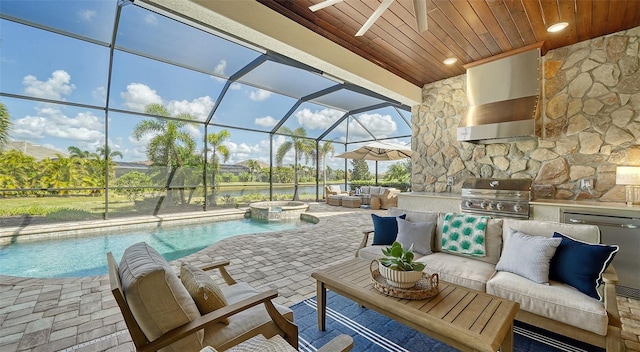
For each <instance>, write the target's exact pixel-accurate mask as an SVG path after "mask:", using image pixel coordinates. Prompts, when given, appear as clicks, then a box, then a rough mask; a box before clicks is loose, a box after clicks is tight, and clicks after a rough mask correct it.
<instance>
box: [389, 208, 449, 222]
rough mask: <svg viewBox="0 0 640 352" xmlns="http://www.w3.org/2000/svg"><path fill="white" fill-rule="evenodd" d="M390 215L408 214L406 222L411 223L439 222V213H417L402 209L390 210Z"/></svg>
mask: <svg viewBox="0 0 640 352" xmlns="http://www.w3.org/2000/svg"><path fill="white" fill-rule="evenodd" d="M387 211H388V213H389V215H390V216H400V215H402V214H406V217H405V220H407V221H411V222H433V223H436V222H437V221H438V213H437V212H435V211H416V210H408V209H402V208H389V209H388V210H387Z"/></svg>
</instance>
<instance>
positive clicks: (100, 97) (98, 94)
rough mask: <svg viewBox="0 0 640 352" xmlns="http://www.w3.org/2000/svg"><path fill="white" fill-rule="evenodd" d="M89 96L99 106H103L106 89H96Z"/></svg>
mask: <svg viewBox="0 0 640 352" xmlns="http://www.w3.org/2000/svg"><path fill="white" fill-rule="evenodd" d="M91 94H92V95H93V99H95V100H96V101H97V102H98V103H100V104H104V103H105V102H106V101H107V89H106V88H105V87H98V88H96V89H95V90H94V91H93V92H91Z"/></svg>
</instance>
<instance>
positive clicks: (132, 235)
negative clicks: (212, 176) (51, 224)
mask: <svg viewBox="0 0 640 352" xmlns="http://www.w3.org/2000/svg"><path fill="white" fill-rule="evenodd" d="M309 225H311V224H310V223H308V222H305V221H300V220H297V221H270V222H267V221H262V220H255V219H253V220H252V219H242V220H230V221H219V222H209V223H205V224H193V225H179V226H177V225H176V226H160V227H154V228H151V229H135V230H131V231H128V232H126V233H125V232H117V233H105V234H100V235H95V236H87V237H68V238H55V239H51V240H42V241H29V242H17V243H14V244H10V245H7V246H3V247H0V275H9V276H21V277H38V278H60V277H82V276H94V275H104V274H106V273H107V272H108V271H107V258H106V257H107V256H106V253H107V252H112V253H113V255H114V257H115V258H116V261H120V258H122V254H123V253H124V250H125V249H126V248H127V247H129V246H131V245H132V244H134V243H138V242H147V243H148V244H149V245H150V246H151V247H153V248H155V249H156V250H157V251H158V252H160V254H162V256H163V257H165V258H166V259H167V260H168V261H171V260H175V259H178V258H182V257H185V256H187V255H189V254H192V253H195V252H197V251H199V250H201V249H204V248H206V247H208V246H210V245H211V244H213V243H215V242H217V241H220V240H222V239H225V238H229V237H233V236H237V235H242V234H254V233H264V232H273V231H284V230H289V229H293V228H297V227H301V226H309Z"/></svg>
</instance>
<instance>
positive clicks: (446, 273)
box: [416, 253, 495, 292]
mask: <svg viewBox="0 0 640 352" xmlns="http://www.w3.org/2000/svg"><path fill="white" fill-rule="evenodd" d="M416 261H417V262H421V263H424V264H425V268H424V271H425V272H427V273H429V274H432V273H438V276H439V277H440V280H443V281H446V282H450V283H452V284H455V285H459V286H464V287H467V288H470V289H473V290H478V291H481V292H485V287H486V283H487V281H488V280H489V279H490V278H491V276H492V275H493V274H494V272H495V265H493V264H490V263H485V262H481V261H478V260H477V259H474V258H471V257H462V256H457V255H451V254H448V253H433V254H429V255H425V256H424V257H420V258H418V259H416Z"/></svg>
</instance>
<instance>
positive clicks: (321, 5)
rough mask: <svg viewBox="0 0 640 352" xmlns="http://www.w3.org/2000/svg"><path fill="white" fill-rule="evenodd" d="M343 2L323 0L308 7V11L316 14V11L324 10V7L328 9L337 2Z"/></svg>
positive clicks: (340, 0)
mask: <svg viewBox="0 0 640 352" xmlns="http://www.w3.org/2000/svg"><path fill="white" fill-rule="evenodd" d="M343 1H344V0H324V1H323V2H319V3H317V4H315V5H311V6H309V10H311V11H313V12H316V11H318V10H322V9H324V8H325V7H329V6H331V5H335V4H337V3H339V2H343Z"/></svg>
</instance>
